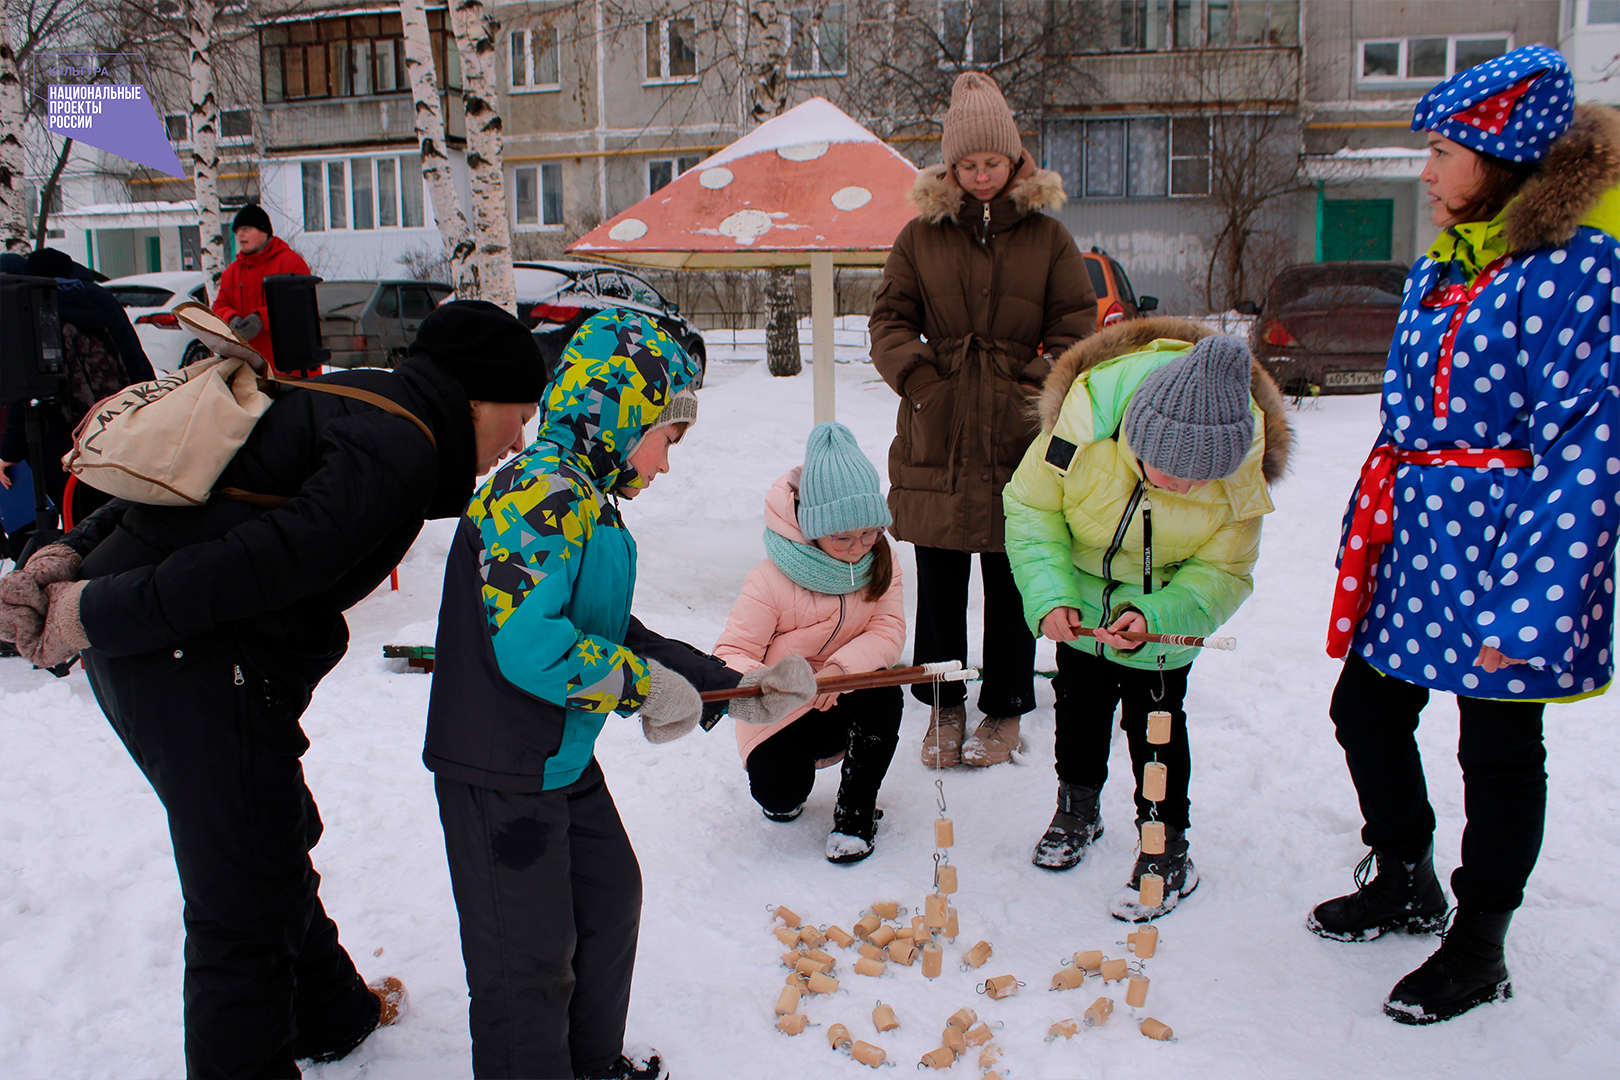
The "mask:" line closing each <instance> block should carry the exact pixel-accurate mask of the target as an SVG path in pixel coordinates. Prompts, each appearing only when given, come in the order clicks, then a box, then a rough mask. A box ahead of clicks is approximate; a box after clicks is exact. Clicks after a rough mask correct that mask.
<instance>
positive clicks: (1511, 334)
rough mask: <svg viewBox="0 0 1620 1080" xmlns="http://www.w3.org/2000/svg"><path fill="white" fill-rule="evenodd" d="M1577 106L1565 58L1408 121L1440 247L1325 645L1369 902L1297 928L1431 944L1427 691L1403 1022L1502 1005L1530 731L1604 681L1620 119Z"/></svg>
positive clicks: (1530, 781) (1617, 355) (1612, 521)
mask: <svg viewBox="0 0 1620 1080" xmlns="http://www.w3.org/2000/svg"><path fill="white" fill-rule="evenodd" d="M1572 87H1573V80H1572V78H1571V76H1570V72H1569V67H1568V65H1567V64H1566V63H1565V62H1564V59H1563V57H1561V56H1560V55H1559V54H1558V53H1556V52H1554V51H1552V50H1551V49H1546V48H1541V47H1539V46H1533V47H1527V48H1522V49H1515V50H1513V51H1512V52H1510V53H1508V54H1507V55H1505V56H1502V57H1499V58H1497V59H1495V60H1492V61H1490V62H1489V63H1486V64H1481V65H1480V66H1478V67H1476V68H1472V69H1470V70H1468V71H1465V72H1463V73H1461V74H1459V75H1457V76H1455V77H1453V78H1451V79H1449V80H1447V81H1446V82H1444V83H1442V84H1441V85H1439V86H1437V87H1436V88H1435V89H1434V90H1432V91H1431V92H1430V93H1429V94H1427V95H1426V96H1425V97H1424V98H1423V100H1422V101H1421V102H1419V103H1418V107H1417V110H1416V115H1415V117H1414V119H1413V121H1412V127H1413V129H1414V130H1421V131H1426V132H1427V136H1428V144H1429V150H1430V158H1429V164H1428V166H1427V167H1426V168H1425V169H1424V172H1423V177H1422V178H1423V181H1424V182H1425V183H1426V184H1427V185H1428V192H1429V198H1430V205H1431V209H1432V212H1433V216H1434V222H1435V224H1436V225H1438V226H1440V227H1441V228H1442V230H1443V232H1442V234H1441V236H1440V238H1439V239H1438V240H1437V241H1436V242H1435V244H1434V246H1433V247H1431V248H1430V249H1429V251H1428V253H1427V255H1426V256H1425V257H1424V258H1422V259H1419V260H1418V263H1417V265H1416V266H1414V267H1413V268H1412V272H1411V274H1410V275H1409V276H1408V277H1407V281H1406V290H1405V294H1404V297H1403V300H1402V305H1401V314H1400V318H1399V322H1398V327H1399V332H1398V335H1397V337H1396V339H1395V341H1394V342H1393V343H1392V345H1391V347H1390V353H1389V362H1388V365H1387V367H1386V368H1385V371H1384V391H1383V395H1384V396H1383V411H1382V413H1381V417H1382V421H1383V431H1382V433H1381V434H1380V436H1379V439H1378V442H1377V445H1376V447H1375V448H1374V450H1373V452H1372V454H1371V455H1370V456H1369V458H1368V460H1367V464H1366V466H1365V467H1364V468H1363V471H1362V477H1361V482H1360V485H1359V486H1358V488H1357V490H1356V492H1355V494H1354V496H1353V497H1352V499H1351V503H1350V507H1349V510H1348V512H1347V514H1346V518H1345V532H1344V543H1343V546H1342V547H1341V549H1340V560H1339V570H1338V575H1339V576H1338V583H1337V584H1338V587H1337V588H1336V589H1335V591H1334V593H1335V602H1334V607H1333V612H1332V616H1331V625H1330V627H1329V637H1328V652H1329V654H1330V655H1333V656H1344V657H1345V658H1346V659H1345V664H1344V670H1343V672H1342V674H1341V675H1340V677H1339V682H1338V686H1337V687H1336V688H1335V690H1334V694H1333V705H1332V710H1331V712H1332V716H1333V722H1334V725H1335V727H1336V730H1337V735H1338V739H1339V742H1340V744H1341V745H1342V746H1343V747H1344V750H1345V758H1346V761H1347V762H1348V764H1349V767H1350V775H1351V779H1352V780H1353V781H1354V782H1355V786H1356V793H1357V796H1358V798H1359V800H1360V803H1361V810H1362V815H1363V817H1364V819H1365V822H1366V825H1365V827H1364V828H1363V830H1362V839H1363V840H1364V841H1365V842H1366V843H1367V844H1368V845H1369V846H1370V847H1371V848H1372V849H1373V851H1372V853H1371V854H1369V856H1368V859H1367V860H1364V861H1363V863H1362V866H1361V867H1358V872H1357V884H1358V885H1360V886H1361V887H1360V888H1359V889H1358V890H1357V891H1356V892H1354V893H1352V894H1350V895H1348V896H1342V897H1339V898H1337V899H1334V900H1329V901H1327V902H1326V903H1324V904H1321V905H1319V906H1318V907H1317V908H1316V909H1315V910H1314V911H1313V912H1312V913H1311V916H1310V919H1309V920H1308V925H1309V926H1310V928H1311V929H1312V930H1314V931H1315V932H1316V933H1318V934H1321V935H1323V936H1324V937H1331V938H1336V939H1339V940H1345V941H1365V940H1370V939H1371V938H1374V937H1377V936H1378V935H1379V934H1381V933H1383V932H1385V931H1407V932H1430V931H1434V930H1439V929H1442V928H1443V927H1444V926H1445V922H1446V915H1447V904H1446V898H1445V894H1444V892H1443V891H1442V890H1441V887H1440V884H1439V882H1438V881H1437V880H1436V878H1435V873H1434V866H1433V852H1434V845H1433V836H1434V828H1435V818H1434V811H1433V809H1432V808H1431V807H1430V805H1429V802H1428V798H1427V793H1426V788H1425V782H1424V776H1423V764H1422V761H1421V759H1420V757H1419V755H1418V748H1417V742H1416V740H1415V738H1414V732H1415V731H1416V728H1417V724H1418V714H1419V712H1420V711H1421V710H1422V708H1423V706H1424V705H1425V703H1426V702H1427V701H1428V697H1429V691H1430V690H1444V691H1449V692H1452V693H1455V694H1457V695H1458V713H1459V721H1460V723H1459V729H1460V730H1459V743H1458V759H1459V761H1460V762H1461V764H1462V768H1463V781H1464V789H1465V806H1466V809H1467V814H1468V821H1467V825H1466V828H1465V829H1464V832H1463V841H1462V860H1461V865H1460V866H1459V867H1458V868H1457V870H1456V871H1455V872H1454V873H1453V874H1452V876H1451V887H1452V890H1453V892H1455V893H1456V897H1457V909H1456V916H1455V919H1454V921H1453V922H1452V925H1451V928H1450V929H1449V930H1448V931H1446V933H1445V935H1444V938H1443V943H1442V945H1441V947H1440V949H1439V951H1437V952H1436V953H1435V954H1434V955H1433V956H1431V957H1430V958H1429V959H1428V960H1427V961H1426V962H1425V963H1424V964H1423V966H1421V967H1420V968H1418V969H1417V970H1416V971H1413V972H1411V973H1410V974H1408V975H1407V976H1406V977H1405V978H1404V979H1402V980H1401V981H1400V982H1399V983H1398V984H1397V985H1396V987H1395V989H1394V990H1393V991H1392V992H1391V994H1390V996H1389V999H1388V1000H1387V1001H1386V1002H1385V1005H1384V1011H1385V1012H1386V1013H1388V1014H1389V1015H1390V1016H1391V1017H1393V1018H1394V1019H1396V1020H1399V1021H1402V1022H1405V1023H1418V1024H1422V1023H1431V1022H1433V1021H1437V1020H1445V1019H1448V1018H1449V1017H1452V1016H1455V1015H1457V1014H1459V1013H1462V1012H1465V1011H1467V1010H1468V1009H1471V1008H1473V1007H1474V1006H1476V1005H1479V1004H1482V1003H1484V1002H1487V1001H1491V1000H1496V999H1503V998H1506V997H1508V996H1509V995H1510V994H1511V993H1512V988H1511V986H1510V984H1509V982H1508V973H1507V967H1506V965H1505V964H1504V962H1503V949H1502V945H1503V940H1504V938H1505V936H1506V933H1507V928H1508V923H1509V921H1510V920H1511V918H1512V914H1513V912H1514V911H1515V910H1516V909H1517V908H1518V907H1519V905H1520V904H1521V903H1522V902H1523V899H1524V886H1525V882H1526V881H1527V880H1528V878H1529V876H1530V871H1531V869H1532V868H1533V867H1534V865H1535V861H1536V856H1537V854H1538V852H1539V851H1540V848H1541V837H1542V828H1543V822H1544V819H1545V812H1546V800H1547V777H1546V771H1545V768H1544V766H1545V761H1546V751H1545V748H1544V746H1543V744H1542V727H1541V722H1542V712H1543V710H1544V708H1545V707H1546V703H1548V702H1550V701H1568V700H1573V699H1576V698H1580V697H1585V696H1590V695H1593V694H1599V693H1602V692H1603V691H1604V690H1605V689H1606V688H1607V687H1608V685H1609V682H1610V679H1611V677H1612V672H1613V668H1614V664H1613V657H1612V655H1611V654H1612V644H1613V642H1612V629H1613V610H1612V609H1613V605H1614V566H1613V556H1614V545H1615V534H1616V526H1617V523H1620V505H1617V499H1620V495H1617V492H1620V446H1617V443H1616V439H1615V431H1616V430H1617V428H1620V396H1617V387H1616V362H1617V360H1620V245H1617V244H1616V242H1615V240H1614V238H1613V237H1612V236H1611V235H1610V233H1612V232H1615V231H1617V230H1616V229H1615V228H1614V227H1613V225H1612V223H1614V222H1616V221H1620V196H1617V195H1616V193H1615V192H1614V191H1613V188H1614V186H1615V184H1616V183H1617V182H1620V116H1617V115H1616V114H1615V113H1614V112H1612V111H1611V110H1608V109H1602V108H1590V107H1585V106H1582V107H1580V108H1577V107H1575V105H1574V101H1573V95H1572ZM1347 654H1348V655H1347ZM1374 858H1376V862H1377V876H1376V877H1374V878H1373V879H1372V880H1371V881H1368V880H1367V873H1366V871H1367V869H1368V867H1369V865H1370V863H1371V861H1372V860H1373V859H1374Z"/></svg>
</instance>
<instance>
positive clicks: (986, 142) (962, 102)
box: [940, 71, 1024, 168]
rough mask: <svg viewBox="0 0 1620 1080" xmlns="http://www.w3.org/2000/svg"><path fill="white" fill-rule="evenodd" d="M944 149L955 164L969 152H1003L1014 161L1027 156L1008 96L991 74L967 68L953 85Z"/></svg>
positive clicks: (943, 135) (943, 134)
mask: <svg viewBox="0 0 1620 1080" xmlns="http://www.w3.org/2000/svg"><path fill="white" fill-rule="evenodd" d="M940 150H941V151H942V152H943V153H944V155H945V164H946V165H947V166H949V167H951V168H955V167H956V163H957V162H958V161H961V160H962V159H963V158H965V157H967V156H968V155H969V154H1001V155H1003V156H1004V157H1007V158H1010V159H1012V163H1013V164H1014V165H1016V164H1018V159H1019V158H1021V157H1023V156H1024V141H1023V139H1021V138H1020V137H1019V135H1018V123H1017V122H1016V121H1015V120H1013V114H1012V110H1011V109H1009V108H1008V107H1007V99H1006V98H1004V97H1002V96H1001V90H1000V88H998V87H997V86H996V81H995V80H994V79H992V78H991V77H990V76H988V75H985V74H982V73H980V72H977V71H964V72H963V73H962V74H960V75H958V76H957V77H956V82H955V84H954V85H952V87H951V107H950V109H949V110H948V111H947V112H946V113H945V124H944V130H943V131H942V132H941V133H940Z"/></svg>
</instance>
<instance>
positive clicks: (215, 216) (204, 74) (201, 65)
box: [186, 0, 225, 296]
mask: <svg viewBox="0 0 1620 1080" xmlns="http://www.w3.org/2000/svg"><path fill="white" fill-rule="evenodd" d="M216 3H217V0H187V5H186V28H187V30H188V31H189V34H190V38H191V43H190V44H191V179H192V185H193V187H194V189H195V191H196V198H197V224H198V226H199V229H198V233H199V236H200V239H201V241H202V250H201V252H200V255H199V258H200V262H201V265H202V272H203V273H204V274H206V275H208V295H209V296H218V295H219V278H220V275H221V274H222V273H224V271H225V260H224V254H225V234H224V228H223V226H222V224H221V222H220V212H219V147H218V144H219V102H218V100H217V99H216V98H215V97H214V60H213V48H214V14H215V4H216Z"/></svg>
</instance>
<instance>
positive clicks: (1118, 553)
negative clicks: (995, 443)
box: [1002, 319, 1291, 668]
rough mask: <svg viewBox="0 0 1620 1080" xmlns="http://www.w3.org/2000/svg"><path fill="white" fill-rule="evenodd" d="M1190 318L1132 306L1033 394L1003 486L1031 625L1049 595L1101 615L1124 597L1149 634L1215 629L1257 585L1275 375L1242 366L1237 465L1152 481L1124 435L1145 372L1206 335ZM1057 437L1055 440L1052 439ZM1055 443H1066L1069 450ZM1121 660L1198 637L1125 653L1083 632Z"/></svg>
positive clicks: (1095, 617) (1012, 554) (1178, 656)
mask: <svg viewBox="0 0 1620 1080" xmlns="http://www.w3.org/2000/svg"><path fill="white" fill-rule="evenodd" d="M1207 334H1208V331H1206V330H1204V329H1203V328H1202V327H1200V326H1198V325H1197V324H1195V323H1190V322H1186V321H1184V320H1178V319H1140V320H1135V321H1133V322H1129V323H1125V324H1122V325H1120V326H1116V327H1110V328H1109V329H1107V330H1105V331H1103V332H1102V333H1100V334H1098V335H1096V336H1095V337H1092V338H1089V339H1087V340H1085V341H1083V342H1081V343H1079V344H1077V345H1075V346H1074V347H1073V348H1071V349H1070V350H1069V351H1068V352H1067V353H1065V354H1064V355H1063V357H1062V358H1061V359H1060V360H1059V361H1058V363H1057V364H1056V365H1055V366H1054V368H1053V371H1052V373H1051V375H1050V376H1049V377H1048V379H1047V381H1046V387H1045V390H1044V392H1043V396H1042V401H1041V434H1040V436H1039V437H1038V438H1036V440H1035V442H1034V443H1033V444H1032V445H1031V446H1030V448H1029V451H1028V453H1026V454H1025V455H1024V459H1023V462H1022V463H1021V464H1020V465H1019V467H1018V470H1017V471H1016V472H1015V473H1014V474H1013V478H1012V481H1011V483H1009V484H1008V485H1007V487H1006V489H1005V490H1004V491H1003V493H1002V498H1003V500H1004V503H1005V507H1006V515H1007V554H1008V557H1009V558H1010V559H1011V561H1012V569H1013V576H1014V578H1015V579H1016V581H1017V583H1018V589H1019V592H1020V593H1021V594H1022V596H1023V599H1024V616H1025V618H1026V620H1027V621H1028V622H1029V624H1030V627H1031V628H1032V629H1034V630H1035V631H1036V632H1037V633H1039V626H1040V621H1041V619H1042V618H1043V617H1044V616H1045V615H1046V614H1047V613H1048V612H1050V611H1051V610H1052V609H1053V608H1056V607H1072V608H1076V609H1078V610H1079V611H1080V613H1081V617H1082V619H1083V620H1084V624H1085V625H1086V626H1098V625H1107V624H1108V623H1110V622H1112V621H1113V619H1115V618H1118V617H1119V615H1120V614H1121V613H1122V612H1123V611H1124V610H1125V609H1126V608H1134V609H1136V610H1138V611H1140V612H1141V613H1142V614H1143V616H1144V618H1145V619H1146V620H1147V629H1148V631H1149V632H1150V633H1161V634H1188V635H1205V634H1210V633H1212V632H1214V630H1215V629H1216V628H1218V627H1219V626H1220V625H1221V624H1222V623H1223V622H1225V621H1226V620H1227V619H1228V618H1230V617H1231V616H1232V614H1233V612H1235V611H1237V609H1238V607H1239V606H1240V605H1241V604H1242V603H1243V601H1244V600H1246V599H1248V596H1249V594H1250V592H1252V591H1253V588H1254V583H1253V579H1252V578H1251V577H1250V574H1251V572H1252V570H1253V568H1254V563H1255V560H1256V558H1257V557H1258V555H1259V551H1260V522H1261V518H1262V517H1263V516H1264V515H1265V514H1267V513H1270V511H1271V509H1272V503H1271V497H1270V495H1269V494H1268V492H1267V487H1268V485H1269V483H1270V482H1271V481H1272V480H1274V479H1276V478H1277V477H1278V476H1280V475H1281V473H1282V472H1283V470H1284V468H1285V467H1286V463H1287V457H1288V448H1289V442H1290V438H1291V436H1290V432H1289V430H1288V425H1287V420H1286V411H1285V405H1284V403H1283V399H1282V396H1281V395H1280V394H1279V393H1278V391H1277V388H1276V385H1275V384H1274V383H1273V382H1272V381H1271V378H1270V376H1268V375H1267V374H1266V373H1265V371H1264V370H1263V369H1261V368H1260V366H1259V365H1258V364H1257V365H1255V366H1254V368H1253V372H1254V374H1253V377H1252V379H1251V395H1252V397H1251V405H1250V407H1251V409H1252V410H1253V411H1254V414H1255V432H1254V442H1253V444H1252V445H1251V447H1250V449H1249V453H1248V456H1247V457H1245V458H1244V461H1243V464H1242V465H1240V466H1239V467H1238V470H1237V472H1235V473H1233V474H1232V475H1231V476H1228V477H1226V478H1225V479H1222V480H1216V481H1213V482H1211V483H1209V484H1206V485H1204V486H1203V487H1200V488H1196V489H1194V490H1193V491H1191V492H1189V493H1188V494H1186V495H1178V494H1175V493H1174V492H1170V491H1165V490H1161V489H1158V488H1153V487H1150V486H1148V485H1147V484H1146V482H1145V480H1144V479H1143V476H1142V471H1141V466H1140V464H1139V463H1138V461H1137V458H1136V454H1135V453H1134V452H1133V451H1132V450H1131V448H1130V446H1129V445H1128V444H1127V443H1126V441H1125V440H1124V437H1123V436H1122V435H1121V434H1120V432H1119V428H1120V425H1121V423H1122V421H1123V419H1124V416H1125V407H1126V405H1127V404H1129V402H1130V399H1131V395H1132V394H1133V393H1135V391H1136V388H1137V387H1138V386H1140V385H1141V383H1142V381H1143V380H1144V379H1146V378H1147V377H1148V375H1150V374H1152V373H1153V372H1154V371H1156V370H1157V369H1158V368H1160V367H1162V366H1163V365H1165V364H1167V363H1170V362H1171V361H1173V360H1175V359H1177V358H1178V357H1180V356H1181V355H1182V354H1184V353H1185V352H1186V351H1187V350H1188V349H1190V348H1191V347H1192V343H1193V342H1194V341H1196V340H1198V339H1199V338H1201V337H1204V336H1207ZM1054 437H1056V438H1057V439H1058V440H1060V441H1059V442H1058V443H1057V444H1056V446H1055V447H1054V445H1053V439H1054ZM1064 443H1067V444H1069V445H1072V446H1073V447H1075V450H1074V451H1073V454H1072V456H1071V455H1069V453H1068V451H1067V448H1066V447H1065V446H1064ZM1148 508H1151V513H1152V530H1153V553H1152V560H1151V567H1152V581H1153V587H1152V590H1151V591H1148V592H1144V589H1143V580H1144V552H1143V517H1144V510H1146V509H1148ZM1078 644H1079V645H1080V646H1081V647H1087V648H1097V649H1101V650H1102V655H1105V656H1107V657H1108V658H1109V659H1111V660H1114V661H1116V662H1118V663H1121V664H1125V665H1127V666H1130V667H1138V668H1153V667H1156V666H1158V665H1159V663H1160V658H1161V657H1163V663H1164V666H1165V667H1167V668H1176V667H1183V666H1185V665H1187V664H1190V663H1192V661H1193V658H1194V657H1195V656H1196V655H1197V650H1196V649H1190V648H1186V647H1179V646H1161V645H1145V646H1143V647H1141V648H1139V649H1135V650H1132V651H1130V652H1128V653H1119V652H1115V651H1114V650H1112V649H1108V648H1106V647H1103V646H1099V645H1096V644H1095V643H1092V642H1081V643H1078Z"/></svg>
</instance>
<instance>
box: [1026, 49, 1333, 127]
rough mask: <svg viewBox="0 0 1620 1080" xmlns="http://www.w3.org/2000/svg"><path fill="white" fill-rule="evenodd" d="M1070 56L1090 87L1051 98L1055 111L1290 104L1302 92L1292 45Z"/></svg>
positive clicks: (1294, 103)
mask: <svg viewBox="0 0 1620 1080" xmlns="http://www.w3.org/2000/svg"><path fill="white" fill-rule="evenodd" d="M1073 61H1074V63H1075V65H1076V66H1077V67H1078V68H1079V69H1080V71H1081V72H1082V73H1083V74H1084V75H1086V76H1088V77H1089V78H1090V79H1091V80H1092V81H1093V84H1094V85H1093V91H1092V93H1090V94H1088V95H1087V97H1088V98H1089V100H1088V101H1084V102H1065V101H1054V102H1051V103H1050V105H1051V107H1053V108H1054V110H1055V111H1057V112H1067V111H1071V110H1073V111H1081V112H1091V111H1096V110H1098V109H1103V108H1106V109H1107V110H1108V111H1110V112H1129V111H1132V110H1133V109H1140V108H1148V109H1161V108H1164V107H1165V106H1178V105H1179V106H1201V105H1226V106H1232V105H1238V106H1250V107H1259V106H1272V107H1275V106H1278V105H1289V106H1292V105H1297V104H1298V102H1299V98H1300V94H1301V92H1302V85H1301V63H1300V50H1299V49H1298V48H1295V47H1291V46H1283V47H1278V46H1257V47H1252V48H1242V47H1239V48H1213V49H1174V50H1164V51H1157V52H1146V51H1144V52H1114V53H1092V54H1087V55H1080V56H1075V57H1074V58H1073Z"/></svg>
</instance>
